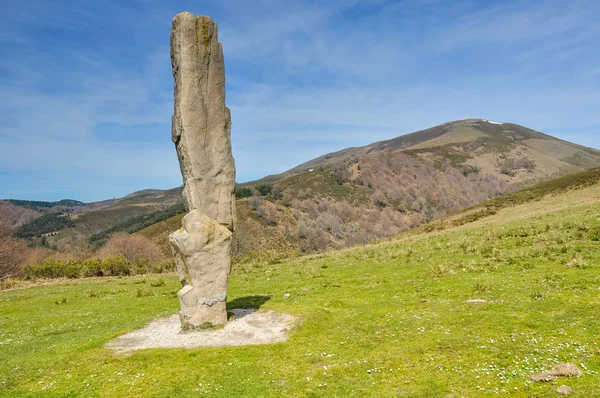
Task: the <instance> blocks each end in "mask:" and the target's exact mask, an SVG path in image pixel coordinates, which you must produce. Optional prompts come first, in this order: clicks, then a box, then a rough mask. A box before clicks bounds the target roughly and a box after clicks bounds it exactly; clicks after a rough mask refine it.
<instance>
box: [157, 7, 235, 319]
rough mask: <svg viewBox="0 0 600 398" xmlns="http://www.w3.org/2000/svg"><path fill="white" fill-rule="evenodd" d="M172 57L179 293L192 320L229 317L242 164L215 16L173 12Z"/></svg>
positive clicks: (183, 314)
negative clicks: (179, 198)
mask: <svg viewBox="0 0 600 398" xmlns="http://www.w3.org/2000/svg"><path fill="white" fill-rule="evenodd" d="M171 64H172V66H173V78H174V81H175V112H174V114H173V120H172V127H171V138H172V139H173V142H174V143H175V147H176V149H177V155H178V158H179V165H180V168H181V174H182V176H183V184H184V187H183V199H184V202H185V205H186V208H187V210H188V211H189V213H188V214H187V215H186V216H185V217H184V218H183V221H182V228H181V229H180V230H179V231H176V232H174V233H172V234H171V235H170V236H169V241H170V243H171V247H172V249H173V253H174V255H175V261H176V263H177V270H178V272H179V277H180V280H181V283H182V285H183V289H181V291H179V293H178V296H179V300H180V303H181V309H182V310H181V313H180V317H181V321H182V324H183V326H184V328H187V329H190V328H197V327H201V326H208V325H209V324H211V325H219V324H225V323H226V322H227V312H226V309H225V302H226V299H227V282H228V278H229V272H230V270H231V237H232V233H233V230H234V227H235V194H234V189H235V164H234V161H233V156H232V153H231V116H230V113H229V109H228V108H227V107H226V106H225V67H224V60H223V50H222V47H221V44H220V43H219V42H218V38H217V24H216V23H214V22H213V20H212V19H211V18H210V17H205V16H195V15H194V14H192V13H189V12H183V13H181V14H178V15H176V16H175V17H174V18H173V27H172V30H171Z"/></svg>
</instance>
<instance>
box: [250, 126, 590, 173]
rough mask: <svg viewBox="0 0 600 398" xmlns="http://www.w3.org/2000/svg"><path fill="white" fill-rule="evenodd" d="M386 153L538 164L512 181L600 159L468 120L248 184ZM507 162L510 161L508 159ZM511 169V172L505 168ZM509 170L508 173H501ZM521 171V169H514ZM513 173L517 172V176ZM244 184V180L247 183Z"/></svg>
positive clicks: (488, 164) (484, 164) (524, 131)
mask: <svg viewBox="0 0 600 398" xmlns="http://www.w3.org/2000/svg"><path fill="white" fill-rule="evenodd" d="M381 151H394V152H398V151H400V152H404V153H407V154H410V155H413V156H418V157H419V158H421V159H423V160H426V161H428V162H434V163H440V162H444V161H448V162H450V163H452V164H453V165H454V166H467V167H468V166H473V167H480V168H482V169H483V170H484V171H485V172H487V173H491V174H494V175H499V174H510V173H506V171H513V172H515V171H520V169H521V167H518V168H517V167H514V168H512V167H511V166H519V165H520V164H519V163H516V164H511V163H510V162H511V159H527V160H529V161H531V162H533V163H534V164H535V166H536V167H534V168H531V167H529V168H528V170H527V172H528V174H527V175H523V174H521V175H519V176H517V178H516V179H513V180H510V179H506V180H507V181H512V182H519V181H521V180H522V179H523V178H525V180H527V181H531V180H535V179H541V180H544V179H548V178H549V177H551V176H558V175H561V174H563V175H564V174H569V173H573V172H577V171H581V170H585V169H589V168H592V167H596V166H598V165H599V164H600V163H599V162H600V151H598V150H596V149H592V148H587V147H584V146H581V145H577V144H573V143H571V142H568V141H564V140H560V139H557V138H554V137H552V136H549V135H547V134H543V133H540V132H538V131H535V130H532V129H529V128H527V127H523V126H519V125H517V124H513V123H500V122H494V121H490V120H485V119H466V120H458V121H453V122H448V123H444V124H441V125H439V126H435V127H432V128H429V129H426V130H421V131H417V132H414V133H411V134H406V135H403V136H400V137H396V138H392V139H390V140H385V141H378V142H374V143H372V144H369V145H366V146H363V147H351V148H346V149H342V150H340V151H337V152H332V153H328V154H326V155H323V156H320V157H318V158H315V159H312V160H310V161H308V162H306V163H303V164H301V165H299V166H297V167H294V168H293V169H290V170H288V171H286V172H284V173H282V174H278V175H273V176H268V177H265V178H264V179H261V180H258V181H252V182H249V183H247V184H249V185H255V184H257V183H262V182H276V181H280V180H282V179H284V178H287V177H289V176H292V175H296V174H299V173H303V172H308V171H310V170H315V169H319V168H325V167H335V166H337V165H339V164H340V163H344V162H347V161H349V160H355V159H360V158H363V157H365V156H367V155H371V154H376V153H377V152H381ZM507 159H508V161H506V162H505V160H507ZM507 168H508V169H509V170H506V169H507ZM502 171H505V173H502ZM514 174H519V173H514ZM513 177H514V176H513ZM244 185H245V184H244Z"/></svg>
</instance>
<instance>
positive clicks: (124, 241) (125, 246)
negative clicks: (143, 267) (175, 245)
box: [99, 232, 164, 263]
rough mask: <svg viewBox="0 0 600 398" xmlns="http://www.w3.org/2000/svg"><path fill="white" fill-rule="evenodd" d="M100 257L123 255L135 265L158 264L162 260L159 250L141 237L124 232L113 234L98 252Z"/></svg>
mask: <svg viewBox="0 0 600 398" xmlns="http://www.w3.org/2000/svg"><path fill="white" fill-rule="evenodd" d="M99 254H100V257H111V256H118V255H123V256H124V257H125V259H126V260H127V261H130V262H133V263H136V262H139V261H142V260H148V261H150V262H159V261H162V260H164V254H163V252H162V251H161V250H160V248H159V247H158V246H157V245H156V244H155V243H154V242H152V241H151V240H150V239H148V238H146V237H145V236H142V235H135V234H133V235H130V234H128V233H126V232H120V233H118V234H114V235H113V236H112V238H110V240H109V241H108V242H106V245H104V247H103V248H102V249H100V251H99Z"/></svg>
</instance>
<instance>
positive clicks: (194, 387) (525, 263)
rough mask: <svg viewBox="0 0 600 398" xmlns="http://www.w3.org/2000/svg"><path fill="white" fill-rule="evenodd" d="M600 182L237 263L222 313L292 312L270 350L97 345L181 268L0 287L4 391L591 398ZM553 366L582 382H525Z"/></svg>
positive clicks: (583, 180) (142, 309)
mask: <svg viewBox="0 0 600 398" xmlns="http://www.w3.org/2000/svg"><path fill="white" fill-rule="evenodd" d="M597 177H598V176H597V173H596V175H593V174H588V175H587V176H585V175H582V176H579V177H578V178H577V180H576V181H577V183H576V184H575V185H573V184H571V183H570V182H571V181H572V180H563V181H562V182H560V181H558V182H555V183H554V184H553V186H546V188H543V187H542V188H537V191H530V192H531V195H530V196H528V195H527V194H526V193H519V194H517V195H515V196H512V197H508V198H505V199H503V200H502V201H500V202H496V203H498V205H497V206H495V207H494V212H495V214H490V215H488V216H486V217H483V218H479V219H477V218H474V219H471V220H469V222H467V223H462V224H460V225H452V223H451V222H448V221H447V220H446V221H445V222H446V223H447V225H446V227H445V228H446V229H443V230H432V231H429V232H427V231H426V230H424V229H421V230H417V231H411V232H408V233H405V234H402V235H400V236H398V237H396V238H393V239H390V240H389V241H385V242H381V243H378V244H373V245H367V246H361V247H356V248H352V249H345V250H341V251H332V252H330V253H327V254H322V255H315V256H309V257H301V258H297V259H294V260H290V261H288V262H284V263H281V264H273V265H243V266H238V267H236V268H235V269H234V271H233V274H232V276H231V284H230V297H229V303H230V306H233V305H240V303H242V304H243V303H249V302H251V301H253V297H256V296H268V297H269V298H270V299H269V300H268V301H266V303H265V304H263V305H262V307H261V308H260V311H269V310H274V311H280V312H287V313H291V314H293V315H295V316H296V317H298V319H299V322H298V323H297V325H296V326H295V327H294V328H293V329H292V330H290V331H289V332H288V333H289V340H288V341H286V342H284V343H279V344H275V345H269V346H251V347H230V348H214V349H210V348H205V349H194V350H182V349H172V350H171V349H159V350H144V351H140V352H136V353H134V354H133V355H131V356H119V355H115V354H114V353H113V352H111V351H109V350H107V349H105V348H103V347H104V345H105V344H106V343H107V342H108V341H109V340H110V339H112V338H114V337H116V336H118V335H120V334H122V333H124V332H126V331H129V330H132V329H135V328H139V327H141V326H143V325H144V324H146V323H147V322H149V321H150V320H152V319H155V318H156V317H161V316H165V315H168V314H173V313H175V312H176V311H177V310H178V303H177V299H176V297H175V293H176V291H177V290H178V289H179V285H178V283H177V281H176V277H172V278H168V279H167V280H166V284H165V285H162V284H161V283H157V281H156V280H155V278H158V277H151V276H147V277H146V278H144V279H142V278H141V277H135V278H118V279H102V280H97V279H89V280H80V281H74V282H69V283H68V284H63V285H55V286H39V287H29V288H22V289H16V290H12V291H4V292H1V293H0V303H1V305H0V331H1V332H0V342H2V344H1V345H0V353H1V355H2V358H3V360H2V361H1V362H0V392H1V393H2V394H3V395H4V396H25V395H32V396H66V395H69V396H79V395H85V396H111V395H116V394H118V395H122V396H197V395H198V394H202V395H209V396H215V397H231V396H252V397H254V396H257V397H258V396H307V397H310V396H315V397H316V396H332V397H333V396H338V397H341V396H344V397H346V396H357V397H363V396H374V397H375V396H376V397H396V396H410V397H461V396H468V397H480V396H481V397H488V396H489V397H492V396H497V395H501V396H511V397H512V396H514V397H554V396H557V395H558V394H557V392H556V389H557V388H558V387H559V386H561V385H563V384H565V385H568V386H570V387H571V388H573V390H574V395H573V396H575V397H594V396H600V386H599V384H598V378H599V376H598V372H600V352H599V351H598V350H599V347H598V345H597V344H598V330H599V328H600V323H599V320H598V316H597V308H598V305H599V304H600V303H599V301H598V297H599V296H598V287H599V286H600V184H599V183H598V178H597ZM470 211H471V210H470ZM465 214H466V213H463V215H462V216H464V215H465ZM453 217H454V219H456V217H461V215H455V216H453ZM286 295H289V297H286ZM561 363H572V364H575V365H576V366H578V367H579V368H580V369H581V370H582V372H583V375H582V376H581V377H575V378H561V379H558V380H556V382H554V383H536V382H533V381H532V380H531V375H533V374H536V373H539V372H542V371H545V370H550V369H552V368H553V367H554V366H556V365H557V364H561ZM190 369H193V370H192V371H191V370H190Z"/></svg>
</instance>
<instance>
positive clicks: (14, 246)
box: [0, 223, 27, 280]
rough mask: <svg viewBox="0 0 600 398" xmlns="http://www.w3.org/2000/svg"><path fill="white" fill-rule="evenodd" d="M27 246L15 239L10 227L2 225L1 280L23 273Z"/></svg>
mask: <svg viewBox="0 0 600 398" xmlns="http://www.w3.org/2000/svg"><path fill="white" fill-rule="evenodd" d="M26 249H27V244H26V243H25V242H24V241H22V240H20V239H16V238H14V237H13V236H12V235H11V234H10V230H9V228H8V226H6V225H5V224H3V223H0V280H2V279H6V278H10V277H13V276H16V275H18V274H19V272H21V264H22V261H23V260H24V259H25V251H26Z"/></svg>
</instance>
